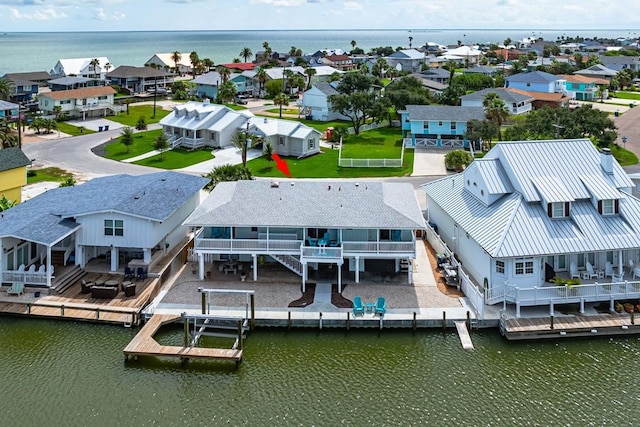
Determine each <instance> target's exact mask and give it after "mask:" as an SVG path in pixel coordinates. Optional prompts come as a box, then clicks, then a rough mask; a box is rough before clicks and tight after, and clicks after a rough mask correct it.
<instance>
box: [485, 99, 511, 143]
mask: <svg viewBox="0 0 640 427" xmlns="http://www.w3.org/2000/svg"><path fill="white" fill-rule="evenodd" d="M482 106H483V107H484V111H485V115H486V116H487V119H488V120H490V121H491V122H493V123H495V125H496V127H497V130H498V141H502V132H501V129H500V127H501V126H502V124H503V123H504V122H505V121H506V120H507V119H508V118H509V110H508V109H507V106H506V105H505V103H504V101H503V100H502V98H500V96H498V94H497V93H495V92H494V93H489V94H487V96H485V97H484V100H483V101H482Z"/></svg>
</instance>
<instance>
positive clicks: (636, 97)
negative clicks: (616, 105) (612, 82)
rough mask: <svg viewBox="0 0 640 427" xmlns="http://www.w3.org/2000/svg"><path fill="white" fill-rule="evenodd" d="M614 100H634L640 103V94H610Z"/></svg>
mask: <svg viewBox="0 0 640 427" xmlns="http://www.w3.org/2000/svg"><path fill="white" fill-rule="evenodd" d="M610 95H611V96H612V97H614V98H620V99H632V100H635V101H640V93H639V92H613V93H611V94H610Z"/></svg>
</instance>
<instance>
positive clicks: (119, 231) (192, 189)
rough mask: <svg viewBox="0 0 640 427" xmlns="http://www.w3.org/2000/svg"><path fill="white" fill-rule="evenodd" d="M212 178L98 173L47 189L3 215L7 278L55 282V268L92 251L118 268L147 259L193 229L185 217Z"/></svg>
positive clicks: (0, 235) (2, 270) (0, 267)
mask: <svg viewBox="0 0 640 427" xmlns="http://www.w3.org/2000/svg"><path fill="white" fill-rule="evenodd" d="M207 183H208V180H207V179H205V178H202V177H197V176H192V175H187V174H181V173H177V172H159V173H153V174H148V175H141V176H130V175H113V176H108V177H103V178H95V179H93V180H91V181H88V182H87V183H85V184H82V185H78V186H75V187H63V188H56V189H52V190H49V191H47V192H45V193H43V194H40V195H39V196H36V197H34V198H32V199H29V200H27V201H26V202H24V203H21V204H19V205H17V206H14V207H13V208H11V209H8V210H6V211H4V212H2V215H0V277H2V283H3V284H6V283H23V284H26V285H32V286H46V287H51V286H52V279H53V278H54V277H55V271H56V270H60V269H61V268H63V267H64V266H67V265H76V266H78V267H79V268H85V266H86V265H87V264H88V263H89V262H91V261H92V260H94V259H101V260H104V261H105V262H107V263H108V265H109V270H110V271H112V272H116V271H118V270H119V269H121V268H123V266H125V265H127V264H128V263H129V262H130V261H131V260H136V262H137V265H139V266H148V265H149V264H150V263H151V262H152V258H153V257H154V256H162V255H163V254H165V253H167V252H169V251H171V250H172V249H173V248H174V247H176V246H177V245H178V244H179V243H180V242H182V241H183V240H184V239H185V237H186V236H187V235H188V233H189V229H188V228H187V227H184V226H182V222H183V221H184V220H185V219H186V218H187V216H188V215H189V214H190V213H191V212H193V210H194V209H195V208H196V207H197V206H198V204H199V202H200V191H201V190H202V189H203V188H204V186H205V185H206V184H207Z"/></svg>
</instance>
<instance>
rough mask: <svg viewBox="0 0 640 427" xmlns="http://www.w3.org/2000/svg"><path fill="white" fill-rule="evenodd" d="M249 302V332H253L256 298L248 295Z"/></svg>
mask: <svg viewBox="0 0 640 427" xmlns="http://www.w3.org/2000/svg"><path fill="white" fill-rule="evenodd" d="M249 301H251V330H254V329H255V328H256V296H255V295H254V294H251V295H249Z"/></svg>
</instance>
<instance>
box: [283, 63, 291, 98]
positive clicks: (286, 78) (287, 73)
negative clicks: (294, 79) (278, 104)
mask: <svg viewBox="0 0 640 427" xmlns="http://www.w3.org/2000/svg"><path fill="white" fill-rule="evenodd" d="M291 76H293V71H292V70H286V69H285V70H284V71H282V86H283V89H284V88H288V89H289V93H291V90H290V89H291V88H290V87H289V86H290V80H291Z"/></svg>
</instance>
